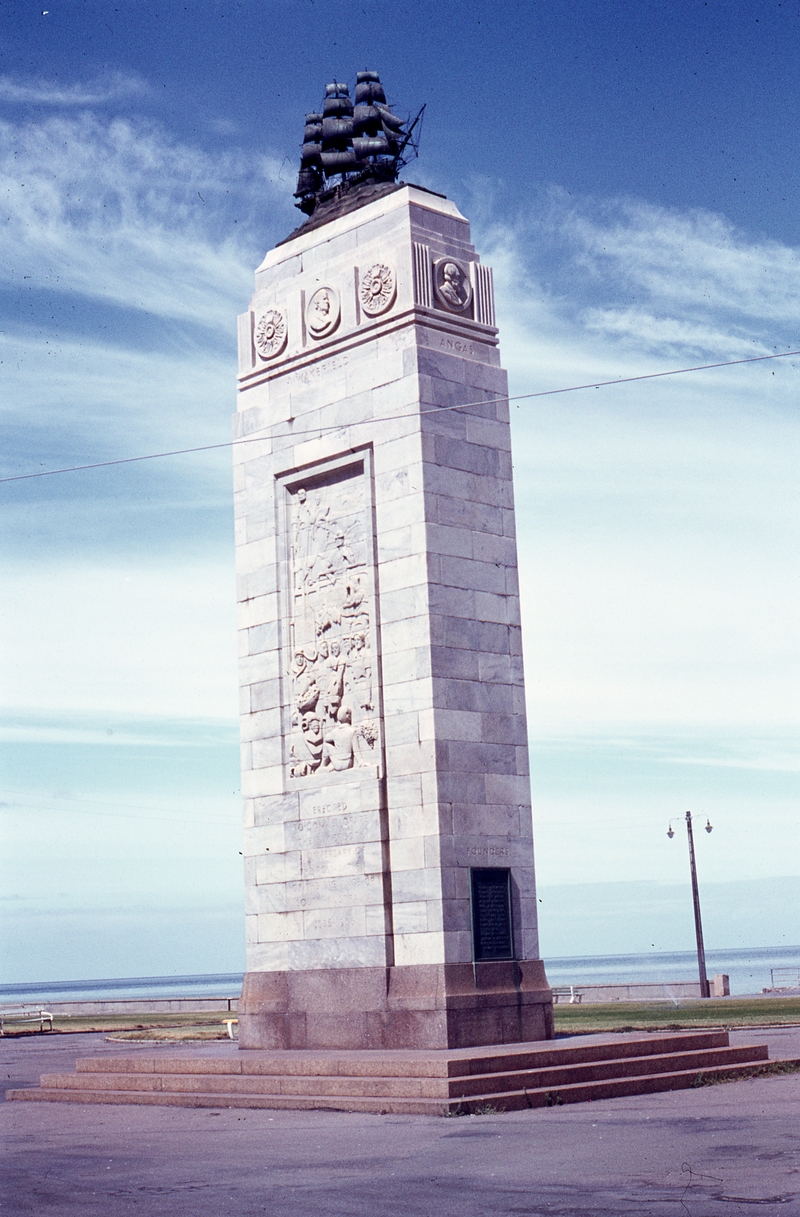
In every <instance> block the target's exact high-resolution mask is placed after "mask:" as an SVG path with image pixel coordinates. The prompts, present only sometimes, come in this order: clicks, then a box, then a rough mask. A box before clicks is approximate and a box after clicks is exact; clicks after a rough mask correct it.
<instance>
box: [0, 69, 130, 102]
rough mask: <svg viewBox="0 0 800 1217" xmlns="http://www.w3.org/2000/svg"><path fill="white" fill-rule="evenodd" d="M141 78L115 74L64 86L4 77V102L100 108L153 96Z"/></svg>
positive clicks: (0, 87) (0, 95)
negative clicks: (107, 103)
mask: <svg viewBox="0 0 800 1217" xmlns="http://www.w3.org/2000/svg"><path fill="white" fill-rule="evenodd" d="M149 91H150V90H149V87H148V85H147V82H146V81H144V80H142V78H141V77H140V76H135V75H126V74H125V73H122V72H112V73H110V74H109V75H108V76H104V77H98V78H97V79H96V80H93V81H86V82H80V83H77V84H72V85H64V84H62V83H61V82H60V81H56V80H44V79H42V78H34V77H25V78H24V77H20V76H16V77H15V76H0V101H6V102H12V103H18V104H20V105H37V106H98V105H102V104H103V103H104V102H109V101H128V100H130V99H131V98H133V97H144V96H146V95H147V93H149Z"/></svg>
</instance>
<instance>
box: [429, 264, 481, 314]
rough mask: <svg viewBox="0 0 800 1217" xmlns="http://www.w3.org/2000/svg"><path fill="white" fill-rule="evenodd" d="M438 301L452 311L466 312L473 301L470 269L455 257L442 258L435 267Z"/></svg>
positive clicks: (435, 286) (434, 281) (434, 283)
mask: <svg viewBox="0 0 800 1217" xmlns="http://www.w3.org/2000/svg"><path fill="white" fill-rule="evenodd" d="M433 290H434V291H435V292H436V303H437V304H438V305H439V307H440V308H446V309H447V310H448V312H450V313H466V311H467V309H468V308H469V306H470V304H471V303H472V284H471V283H470V281H469V271H468V270H467V268H466V266H464V265H463V264H462V263H461V262H456V260H455V258H440V259H439V261H438V262H436V263H435V264H434V267H433Z"/></svg>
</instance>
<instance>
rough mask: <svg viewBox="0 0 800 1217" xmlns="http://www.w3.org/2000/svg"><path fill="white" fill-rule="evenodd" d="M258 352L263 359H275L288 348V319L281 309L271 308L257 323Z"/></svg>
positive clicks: (256, 341)
mask: <svg viewBox="0 0 800 1217" xmlns="http://www.w3.org/2000/svg"><path fill="white" fill-rule="evenodd" d="M255 343H256V350H257V351H258V353H259V355H260V356H261V358H262V359H274V358H275V356H276V355H280V353H281V351H282V350H283V348H284V347H285V346H286V318H285V317H284V315H283V313H282V312H281V311H280V309H277V308H271V309H269V310H268V311H267V312H266V313H262V314H261V316H260V317H259V318H258V321H257V322H256V331H255Z"/></svg>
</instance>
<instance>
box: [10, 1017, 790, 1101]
mask: <svg viewBox="0 0 800 1217" xmlns="http://www.w3.org/2000/svg"><path fill="white" fill-rule="evenodd" d="M767 1058H768V1051H767V1048H766V1047H765V1046H756V1047H731V1046H730V1044H729V1041H728V1033H727V1032H726V1031H685V1032H680V1033H673V1034H669V1035H658V1034H647V1035H621V1034H616V1035H615V1034H609V1035H586V1036H574V1037H571V1038H569V1039H567V1040H566V1041H559V1042H553V1041H551V1042H549V1043H536V1044H514V1045H502V1046H497V1047H493V1048H482V1049H476V1048H462V1049H456V1050H447V1049H439V1050H434V1051H430V1050H429V1051H414V1050H410V1049H406V1050H402V1049H401V1050H386V1049H384V1050H380V1049H377V1050H372V1051H363V1050H360V1051H346V1050H341V1049H339V1050H331V1049H328V1050H317V1051H310V1050H299V1051H298V1050H291V1049H290V1050H282V1051H278V1052H264V1051H249V1052H237V1051H236V1049H235V1048H234V1047H233V1045H231V1050H230V1051H227V1052H224V1051H220V1049H219V1048H216V1049H209V1048H208V1047H206V1048H204V1049H201V1050H194V1051H191V1050H189V1049H183V1050H177V1051H172V1050H169V1049H167V1048H162V1049H160V1050H159V1051H158V1052H157V1053H153V1054H150V1053H147V1052H146V1051H143V1050H140V1051H137V1052H136V1054H135V1055H132V1056H129V1057H125V1056H122V1055H119V1056H118V1055H116V1054H113V1055H112V1054H108V1055H106V1056H100V1057H88V1058H84V1059H81V1060H79V1061H78V1063H77V1070H76V1072H75V1073H74V1074H45V1075H44V1077H43V1078H42V1080H41V1086H40V1087H39V1088H38V1089H28V1090H11V1091H8V1092H7V1093H6V1097H7V1098H8V1099H16V1100H26V1101H45V1102H64V1103H138V1104H150V1105H155V1106H171V1107H265V1108H290V1109H304V1110H309V1109H325V1108H327V1109H329V1110H335V1111H363V1112H376V1113H386V1112H402V1113H405V1114H407V1115H452V1114H459V1113H463V1114H467V1113H468V1112H475V1111H486V1110H494V1111H515V1110H519V1109H521V1108H526V1107H531V1108H533V1107H547V1106H553V1105H557V1104H561V1103H579V1102H587V1101H589V1100H595V1099H607V1098H614V1097H617V1096H620V1095H640V1094H653V1093H656V1092H657V1091H663V1090H680V1089H683V1088H685V1087H689V1086H695V1085H698V1084H699V1083H702V1082H703V1081H704V1080H717V1081H724V1080H733V1079H735V1078H737V1077H745V1076H753V1075H754V1074H757V1073H759V1071H762V1072H763V1071H764V1070H765V1069H768V1068H769V1066H768V1064H767Z"/></svg>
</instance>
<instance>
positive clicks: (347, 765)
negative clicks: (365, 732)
mask: <svg viewBox="0 0 800 1217" xmlns="http://www.w3.org/2000/svg"><path fill="white" fill-rule="evenodd" d="M355 735H356V732H355V728H354V727H353V716H352V714H351V712H350V708H349V706H342V707H341V708H340V709H339V711H338V713H337V715H336V719H335V722H334V723H333V725H331V726H330V727H329V728H328V730H327V731H326V733H325V749H326V751H325V761H326V764H328V765H330V767H331V769H333V770H334V772H336V773H339V772H341V771H342V770H344V769H352V768H353V741H354V739H355Z"/></svg>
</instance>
